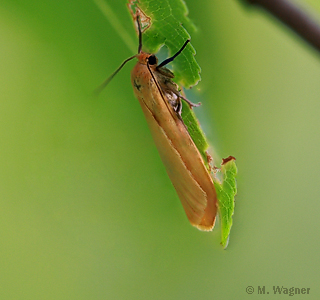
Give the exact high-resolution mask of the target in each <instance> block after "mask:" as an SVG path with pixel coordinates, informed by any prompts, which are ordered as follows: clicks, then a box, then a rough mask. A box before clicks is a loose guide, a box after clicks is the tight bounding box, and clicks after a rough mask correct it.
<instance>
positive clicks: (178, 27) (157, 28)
mask: <svg viewBox="0 0 320 300" xmlns="http://www.w3.org/2000/svg"><path fill="white" fill-rule="evenodd" d="M129 8H130V9H131V12H132V14H135V12H136V10H137V9H138V10H139V9H140V12H142V15H144V16H146V20H147V21H146V22H143V17H142V23H143V24H142V25H143V26H142V29H145V31H144V32H143V35H142V43H143V47H142V49H143V50H144V51H146V52H149V53H156V52H157V51H158V50H159V49H160V47H162V46H163V45H166V46H167V48H168V50H169V55H170V56H172V55H174V54H175V53H176V52H177V51H179V50H180V48H181V47H182V45H183V44H184V43H185V41H186V40H188V39H190V34H189V33H188V31H187V30H186V28H188V30H189V31H190V32H194V31H195V26H194V25H193V23H192V22H191V20H190V19H189V18H188V17H187V15H188V9H187V7H186V4H185V3H184V2H183V1H182V0H139V1H130V4H129ZM148 18H150V19H149V20H148ZM148 22H149V24H147V23H148ZM148 25H150V27H149V28H145V27H148ZM195 54H196V51H195V49H194V48H193V47H192V45H191V43H189V44H188V45H187V47H186V48H185V49H184V50H183V51H182V52H181V54H180V55H178V56H177V57H176V58H175V60H174V61H173V62H172V63H171V64H172V67H173V71H174V75H175V81H176V82H177V83H178V84H180V85H182V86H184V87H185V88H190V87H191V86H194V85H196V84H197V83H198V81H199V80H200V71H201V69H200V66H199V65H198V63H197V62H196V60H195V57H194V56H195Z"/></svg>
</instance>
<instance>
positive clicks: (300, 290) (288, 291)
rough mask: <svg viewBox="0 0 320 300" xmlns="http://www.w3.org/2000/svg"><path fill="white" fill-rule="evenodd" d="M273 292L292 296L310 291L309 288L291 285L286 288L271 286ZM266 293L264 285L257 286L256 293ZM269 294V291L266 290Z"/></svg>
mask: <svg viewBox="0 0 320 300" xmlns="http://www.w3.org/2000/svg"><path fill="white" fill-rule="evenodd" d="M272 289H273V293H274V294H275V295H276V294H279V295H281V294H283V295H288V296H293V295H300V294H302V295H304V294H309V293H310V288H297V287H291V288H287V287H284V286H278V285H277V286H275V285H274V286H273V287H272ZM265 293H266V287H265V286H258V294H265ZM267 294H269V292H267Z"/></svg>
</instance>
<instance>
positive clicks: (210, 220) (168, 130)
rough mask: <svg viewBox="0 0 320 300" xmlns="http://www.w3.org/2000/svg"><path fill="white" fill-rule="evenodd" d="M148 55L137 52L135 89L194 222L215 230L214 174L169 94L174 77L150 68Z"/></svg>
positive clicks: (201, 227) (161, 153) (160, 151)
mask: <svg viewBox="0 0 320 300" xmlns="http://www.w3.org/2000/svg"><path fill="white" fill-rule="evenodd" d="M148 56H149V54H145V53H140V54H139V55H138V56H137V58H138V63H137V64H136V66H135V67H134V69H133V70H132V72H131V81H132V85H133V87H134V93H135V95H136V97H137V98H138V100H139V102H140V105H141V107H142V110H143V112H144V115H145V117H146V120H147V123H148V125H149V128H150V131H151V134H152V136H153V139H154V141H155V144H156V146H157V149H158V151H159V154H160V157H161V159H162V161H163V163H164V165H165V168H166V171H167V173H168V175H169V177H170V179H171V181H172V184H173V186H174V187H175V189H176V191H177V194H178V196H179V198H180V200H181V203H182V205H183V208H184V210H185V212H186V215H187V217H188V219H189V221H190V223H191V224H192V225H194V226H196V227H197V228H198V229H200V230H212V228H213V226H214V222H215V216H216V213H217V195H216V191H215V188H214V184H213V181H212V178H211V176H210V174H209V172H208V170H207V168H206V166H205V164H204V161H203V158H202V156H201V154H200V152H199V150H198V149H197V147H196V145H195V144H194V142H193V140H192V138H191V137H190V135H189V133H188V130H187V129H186V126H185V125H184V123H183V121H182V119H181V117H180V116H179V114H178V113H177V112H176V111H175V110H174V109H173V107H172V105H171V104H170V103H169V100H168V97H167V96H166V92H170V84H174V83H173V82H172V81H171V80H170V78H171V77H169V76H165V74H163V73H162V72H161V73H160V72H159V71H157V69H156V66H151V67H152V68H150V65H149V66H148V65H147V59H148ZM166 88H168V91H166ZM173 94H174V93H173ZM177 100H178V101H180V99H177Z"/></svg>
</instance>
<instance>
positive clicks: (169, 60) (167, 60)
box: [157, 39, 190, 69]
mask: <svg viewBox="0 0 320 300" xmlns="http://www.w3.org/2000/svg"><path fill="white" fill-rule="evenodd" d="M189 42H190V39H189V40H186V42H185V43H184V44H183V46H182V47H181V49H180V50H179V51H178V52H177V53H176V54H175V55H173V56H172V57H169V58H167V59H165V60H164V61H163V62H162V63H161V64H160V65H158V66H157V69H158V68H161V67H163V66H165V65H166V64H168V63H170V62H172V61H173V60H174V59H175V58H176V57H177V56H178V55H179V54H180V53H181V52H182V50H183V49H184V48H185V47H186V46H187V44H188V43H189Z"/></svg>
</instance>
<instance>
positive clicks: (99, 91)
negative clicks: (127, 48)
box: [93, 55, 136, 96]
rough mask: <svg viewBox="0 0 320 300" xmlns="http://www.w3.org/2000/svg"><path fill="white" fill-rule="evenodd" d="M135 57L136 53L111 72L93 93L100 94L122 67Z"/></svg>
mask: <svg viewBox="0 0 320 300" xmlns="http://www.w3.org/2000/svg"><path fill="white" fill-rule="evenodd" d="M135 57H136V55H133V56H131V57H129V58H127V59H126V60H125V61H124V62H123V63H122V64H121V65H120V67H119V68H118V69H117V70H115V71H114V72H113V73H112V74H111V76H109V77H108V78H107V79H106V80H105V81H104V82H102V83H101V84H100V85H99V86H98V87H97V88H96V89H95V90H94V92H93V94H94V95H95V96H98V95H99V94H100V93H101V92H102V90H103V89H104V88H105V87H106V86H107V85H108V84H109V82H110V81H111V80H112V78H113V77H114V76H116V75H117V73H118V72H119V71H120V70H121V69H122V67H123V66H124V65H125V64H126V63H127V62H128V61H130V60H131V59H133V58H135Z"/></svg>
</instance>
